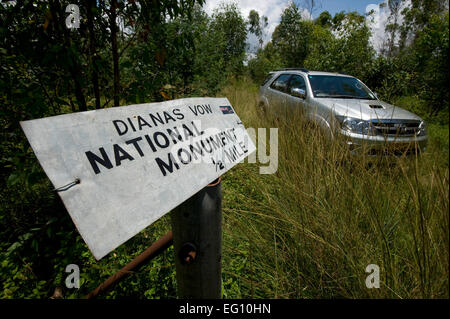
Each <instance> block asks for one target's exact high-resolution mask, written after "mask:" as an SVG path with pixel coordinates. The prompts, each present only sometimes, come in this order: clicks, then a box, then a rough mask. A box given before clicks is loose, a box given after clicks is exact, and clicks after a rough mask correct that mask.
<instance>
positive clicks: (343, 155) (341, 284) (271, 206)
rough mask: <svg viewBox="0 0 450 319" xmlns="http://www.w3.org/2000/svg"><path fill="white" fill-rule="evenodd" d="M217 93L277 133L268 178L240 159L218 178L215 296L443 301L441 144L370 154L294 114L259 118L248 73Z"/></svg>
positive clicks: (445, 198)
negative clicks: (219, 289)
mask: <svg viewBox="0 0 450 319" xmlns="http://www.w3.org/2000/svg"><path fill="white" fill-rule="evenodd" d="M221 96H226V97H227V98H228V99H229V100H230V102H231V103H232V105H233V107H234V108H235V110H236V112H237V113H238V115H239V116H240V118H241V120H242V121H243V123H244V124H245V125H246V127H253V128H258V127H266V128H270V127H277V128H278V129H279V132H278V135H279V143H278V145H279V147H278V156H279V159H278V160H279V164H278V171H277V172H276V173H275V174H272V175H261V174H259V170H258V167H259V166H261V165H262V164H248V163H245V164H240V165H238V166H237V167H236V168H234V169H233V170H231V171H229V172H228V173H227V174H226V175H225V176H224V180H223V184H224V185H223V189H224V201H223V212H224V223H223V225H224V226H223V227H224V239H223V243H224V247H223V286H224V287H223V291H224V297H227V298H231V297H234V298H259V297H264V298H341V297H342V298H443V297H446V298H448V296H449V282H448V278H449V212H448V208H449V207H448V203H449V194H448V189H449V170H448V150H443V149H442V148H439V147H438V145H437V144H435V143H434V142H433V141H434V137H433V136H431V137H430V143H429V147H428V150H427V152H425V153H424V154H423V155H422V156H420V157H414V156H413V157H393V158H392V157H390V158H379V159H378V160H376V161H375V162H374V161H373V159H370V158H368V157H365V156H363V155H359V156H358V155H357V156H354V155H351V154H349V152H348V150H347V149H346V148H345V147H344V146H343V143H341V142H340V141H338V140H337V141H334V142H329V140H328V139H326V138H324V137H323V136H322V134H320V131H319V130H317V129H316V128H314V127H310V126H309V125H308V124H307V123H305V121H304V120H303V117H302V116H301V114H300V113H292V114H290V115H289V117H288V118H287V119H286V118H281V119H276V117H274V116H272V115H271V114H265V113H264V112H262V110H261V109H260V108H259V107H258V106H257V104H256V97H257V87H256V86H255V85H254V84H253V83H251V82H249V81H246V80H243V81H240V82H235V83H232V84H231V85H229V86H227V87H226V88H225V89H224V90H223V91H222V92H221ZM369 264H377V265H378V266H379V267H380V288H379V289H377V288H373V289H368V288H367V287H366V284H365V280H366V277H367V276H368V275H369V274H368V273H366V272H365V269H366V266H367V265H369Z"/></svg>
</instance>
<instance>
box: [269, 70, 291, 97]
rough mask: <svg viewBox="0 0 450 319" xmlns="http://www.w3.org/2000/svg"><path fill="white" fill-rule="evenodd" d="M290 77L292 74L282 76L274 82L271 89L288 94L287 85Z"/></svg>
mask: <svg viewBox="0 0 450 319" xmlns="http://www.w3.org/2000/svg"><path fill="white" fill-rule="evenodd" d="M290 77H291V75H290V74H281V75H280V76H279V77H278V78H277V79H276V80H275V81H273V83H272V84H271V85H270V87H271V88H272V89H274V90H277V91H281V92H284V93H287V84H288V82H289V78H290Z"/></svg>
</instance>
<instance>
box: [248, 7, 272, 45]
mask: <svg viewBox="0 0 450 319" xmlns="http://www.w3.org/2000/svg"><path fill="white" fill-rule="evenodd" d="M248 24H249V25H250V27H249V31H250V32H251V33H253V34H254V35H256V37H257V38H258V41H259V47H260V49H262V47H263V43H264V29H265V28H267V25H268V20H267V17H266V16H262V17H261V18H260V17H259V13H258V12H257V11H255V10H251V11H250V13H249V15H248Z"/></svg>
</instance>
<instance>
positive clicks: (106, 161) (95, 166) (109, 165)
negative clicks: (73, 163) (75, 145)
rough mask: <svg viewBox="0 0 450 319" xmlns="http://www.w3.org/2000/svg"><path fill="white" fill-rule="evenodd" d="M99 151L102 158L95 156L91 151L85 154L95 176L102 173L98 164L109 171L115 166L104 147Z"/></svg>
mask: <svg viewBox="0 0 450 319" xmlns="http://www.w3.org/2000/svg"><path fill="white" fill-rule="evenodd" d="M99 151H100V154H101V155H102V157H99V156H97V155H95V154H94V153H92V152H91V151H87V152H86V153H85V154H86V157H87V159H88V160H89V163H91V166H92V169H93V170H94V173H95V174H98V173H100V168H99V167H98V164H101V165H102V166H104V167H106V168H107V169H111V168H112V167H113V164H112V163H111V161H110V160H109V157H108V155H107V154H106V152H105V149H104V148H103V147H100V148H99ZM97 163H98V164H97Z"/></svg>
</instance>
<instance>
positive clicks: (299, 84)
mask: <svg viewBox="0 0 450 319" xmlns="http://www.w3.org/2000/svg"><path fill="white" fill-rule="evenodd" d="M293 88H297V89H302V90H305V91H306V83H305V79H303V77H302V76H300V75H293V76H292V78H291V80H290V81H289V90H290V89H293Z"/></svg>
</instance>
